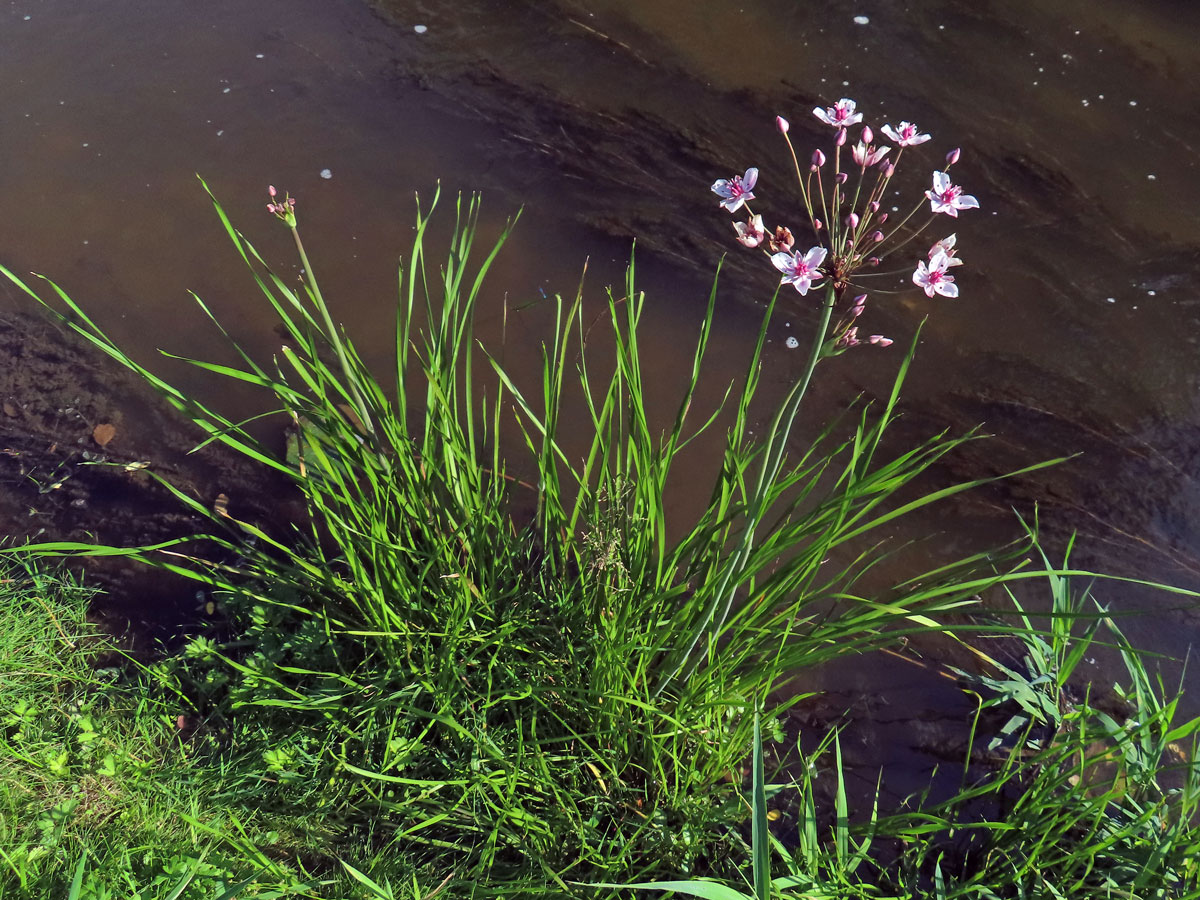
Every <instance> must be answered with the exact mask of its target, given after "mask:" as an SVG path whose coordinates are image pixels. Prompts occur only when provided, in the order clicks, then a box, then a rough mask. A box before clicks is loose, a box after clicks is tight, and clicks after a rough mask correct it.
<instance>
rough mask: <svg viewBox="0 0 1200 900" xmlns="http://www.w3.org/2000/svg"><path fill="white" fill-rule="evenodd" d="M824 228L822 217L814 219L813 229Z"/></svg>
mask: <svg viewBox="0 0 1200 900" xmlns="http://www.w3.org/2000/svg"><path fill="white" fill-rule="evenodd" d="M821 228H822V225H821V220H820V219H813V231H820V230H821Z"/></svg>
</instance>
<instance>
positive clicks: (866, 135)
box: [862, 125, 875, 144]
mask: <svg viewBox="0 0 1200 900" xmlns="http://www.w3.org/2000/svg"><path fill="white" fill-rule="evenodd" d="M873 140H875V132H873V131H872V130H871V126H870V125H864V126H863V130H862V142H863V143H864V144H869V143H871V141H873Z"/></svg>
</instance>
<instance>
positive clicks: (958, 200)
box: [925, 172, 979, 296]
mask: <svg viewBox="0 0 1200 900" xmlns="http://www.w3.org/2000/svg"><path fill="white" fill-rule="evenodd" d="M925 196H926V197H928V198H929V206H930V209H932V210H933V211H934V212H935V213H945V214H946V215H948V216H953V217H954V218H956V219H957V218H958V211H959V210H960V209H978V208H979V201H978V200H976V199H975V198H974V197H972V196H971V195H970V194H964V193H963V192H962V188H961V187H959V186H958V185H956V184H951V183H950V176H949V175H947V174H946V173H945V172H934V173H933V190H932V191H926V192H925ZM931 296H932V295H931Z"/></svg>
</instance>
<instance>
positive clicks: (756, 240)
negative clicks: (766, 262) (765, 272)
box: [733, 216, 767, 247]
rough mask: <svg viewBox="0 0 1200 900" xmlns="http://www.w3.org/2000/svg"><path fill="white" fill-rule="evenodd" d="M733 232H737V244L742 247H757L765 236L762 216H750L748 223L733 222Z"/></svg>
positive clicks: (765, 231)
mask: <svg viewBox="0 0 1200 900" xmlns="http://www.w3.org/2000/svg"><path fill="white" fill-rule="evenodd" d="M733 230H734V231H736V232H737V240H738V243H739V244H741V245H742V246H744V247H757V246H758V245H759V244H761V243H762V242H763V240H764V239H765V238H766V236H767V230H766V229H765V228H763V220H762V216H751V217H750V221H749V222H734V223H733Z"/></svg>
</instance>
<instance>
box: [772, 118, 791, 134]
mask: <svg viewBox="0 0 1200 900" xmlns="http://www.w3.org/2000/svg"><path fill="white" fill-rule="evenodd" d="M775 127H776V128H778V129H779V133H780V134H787V133H788V129H789V128H791V127H792V126H791V125H789V124H788V120H787V119H785V118H784V117H783V116H776V117H775Z"/></svg>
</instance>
